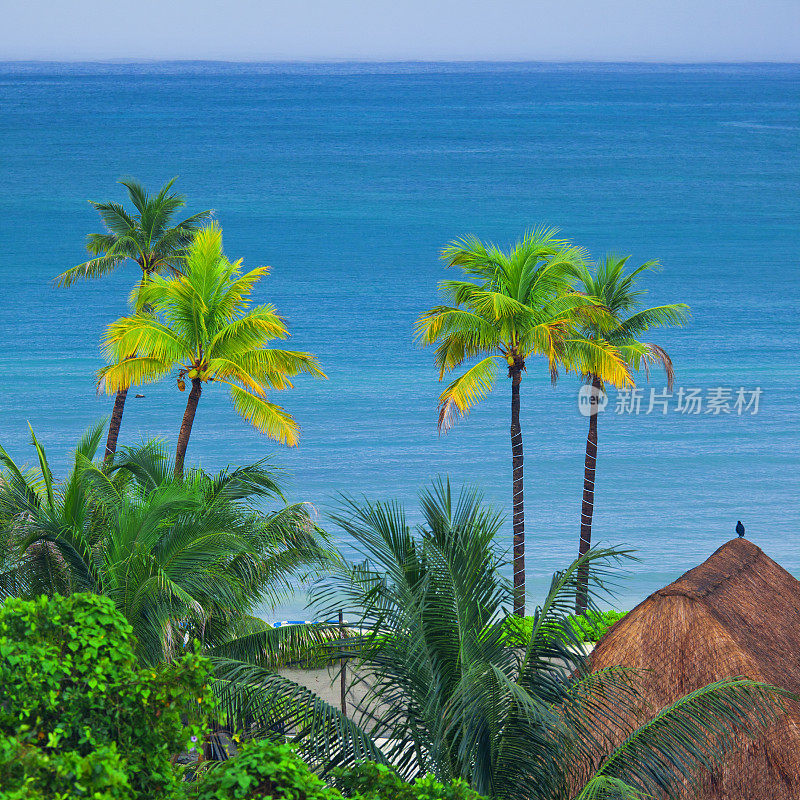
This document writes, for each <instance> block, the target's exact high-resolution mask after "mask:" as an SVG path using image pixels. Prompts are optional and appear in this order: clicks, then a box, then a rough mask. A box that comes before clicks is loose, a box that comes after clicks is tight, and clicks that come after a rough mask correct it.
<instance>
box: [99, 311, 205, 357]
mask: <svg viewBox="0 0 800 800" xmlns="http://www.w3.org/2000/svg"><path fill="white" fill-rule="evenodd" d="M103 346H104V348H105V351H106V356H107V358H108V360H109V361H112V362H119V361H122V360H123V359H125V358H127V357H128V356H130V355H132V354H136V355H139V356H147V357H149V358H154V359H156V360H157V361H162V362H168V361H169V362H171V363H176V362H179V361H182V360H184V359H187V358H190V357H191V350H190V348H189V345H188V343H187V342H186V341H185V340H184V339H182V338H181V337H180V336H179V335H178V334H177V333H176V332H175V331H174V330H172V329H171V328H169V327H168V326H167V325H165V324H164V323H163V322H161V321H160V320H159V319H158V318H157V317H155V316H154V315H153V314H148V313H144V312H142V313H140V314H136V315H134V316H132V317H122V318H121V319H118V320H116V322H112V323H111V324H110V325H109V326H108V328H107V329H106V335H105V338H104V340H103Z"/></svg>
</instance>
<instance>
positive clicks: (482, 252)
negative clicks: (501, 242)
mask: <svg viewBox="0 0 800 800" xmlns="http://www.w3.org/2000/svg"><path fill="white" fill-rule="evenodd" d="M440 255H441V258H442V260H443V261H444V262H445V263H446V264H447V266H449V267H461V268H462V269H463V270H464V272H465V274H467V275H474V276H475V277H480V278H483V279H485V280H491V279H492V278H493V277H494V276H495V275H496V273H497V272H498V271H502V270H503V269H504V266H505V263H506V261H507V259H506V256H505V253H503V251H502V250H500V248H498V247H496V246H495V245H492V244H490V245H486V244H484V243H483V242H482V241H481V240H480V239H478V238H477V237H476V236H464V237H462V238H461V239H454V240H453V241H452V242H450V243H449V244H447V245H445V246H444V247H443V248H442V251H441V254H440Z"/></svg>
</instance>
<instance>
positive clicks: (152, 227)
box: [55, 178, 211, 286]
mask: <svg viewBox="0 0 800 800" xmlns="http://www.w3.org/2000/svg"><path fill="white" fill-rule="evenodd" d="M175 180H176V179H175V178H173V179H172V180H171V181H167V183H165V184H164V186H162V187H161V189H160V190H159V192H158V194H156V195H155V196H150V195H148V194H147V191H146V190H145V188H144V187H143V186H142V185H141V184H140V183H139V182H138V181H136V180H134V179H133V178H127V179H125V180H121V181H120V183H121V184H122V185H123V186H124V187H125V188H126V189H127V190H128V199H129V200H130V202H131V204H132V205H133V210H132V211H130V212H128V211H126V210H125V208H123V206H121V205H120V204H119V203H113V202H109V203H91V205H92V206H93V207H94V208H95V209H97V212H98V213H99V214H100V219H101V220H102V222H103V226H104V227H105V232H104V233H90V234H89V235H88V236H87V237H86V249H87V250H88V251H89V252H90V253H91V254H92V255H93V256H94V258H92V259H90V260H89V261H86V262H85V263H83V264H78V266H77V267H72V269H68V270H67V271H66V272H62V273H61V275H59V276H58V277H56V279H55V283H56V285H57V286H72V285H73V284H75V283H76V282H78V281H80V280H83V279H87V278H88V279H93V278H101V277H103V276H104V275H108V274H109V273H110V272H113V271H114V270H115V269H116V268H117V267H119V266H120V265H121V264H123V263H124V262H125V261H128V260H130V261H133V262H135V263H136V264H138V265H139V267H140V268H141V270H142V276H143V282H144V281H145V280H146V279H147V277H148V276H149V275H151V274H153V273H161V272H179V271H180V270H181V269H182V266H183V263H184V260H185V249H186V247H187V246H188V244H189V243H190V242H191V240H192V237H193V236H194V234H195V232H196V231H197V230H198V229H199V227H200V226H201V225H202V224H203V223H205V222H207V221H208V220H209V219H210V218H211V211H201V212H200V213H199V214H194V215H193V216H191V217H188V218H186V219H184V220H181V221H180V222H178V223H177V224H173V223H174V219H173V218H174V216H175V214H176V212H177V211H178V210H179V209H181V208H183V207H184V206H185V205H186V201H185V199H184V197H183V195H180V194H178V193H177V192H173V191H172V186H173V184H174V183H175Z"/></svg>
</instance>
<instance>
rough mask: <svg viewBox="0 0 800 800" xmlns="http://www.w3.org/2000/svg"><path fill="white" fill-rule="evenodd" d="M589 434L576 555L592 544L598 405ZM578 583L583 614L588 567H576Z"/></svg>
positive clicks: (597, 390)
mask: <svg viewBox="0 0 800 800" xmlns="http://www.w3.org/2000/svg"><path fill="white" fill-rule="evenodd" d="M592 386H593V387H594V389H595V392H594V396H595V397H599V394H600V381H599V380H598V379H597V378H596V377H595V376H594V375H593V376H592ZM590 411H591V413H590V414H589V435H588V436H587V437H586V459H585V461H584V466H583V502H582V503H581V540H580V545H579V546H578V557H579V558H580V557H581V556H584V555H586V553H588V552H589V548H590V547H591V546H592V516H593V515H594V475H595V468H596V467H597V416H598V412H599V407H598V406H597V404H596V403H595V404H594V405H593V406H591V407H590ZM577 577H578V585H577V591H576V593H575V613H577V614H585V613H586V608H587V606H588V604H589V569H588V567H585V566H583V567H580V568H579V569H578V576H577Z"/></svg>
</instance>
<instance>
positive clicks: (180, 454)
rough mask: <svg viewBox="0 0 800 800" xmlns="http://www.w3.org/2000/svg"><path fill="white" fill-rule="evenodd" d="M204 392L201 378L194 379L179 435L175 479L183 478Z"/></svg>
mask: <svg viewBox="0 0 800 800" xmlns="http://www.w3.org/2000/svg"><path fill="white" fill-rule="evenodd" d="M202 390H203V382H202V381H201V380H200V378H192V390H191V391H190V392H189V399H188V400H187V401H186V411H184V412H183V422H181V432H180V433H179V434H178V447H177V449H176V450H175V477H176V478H182V477H183V461H184V459H185V458H186V448H187V447H188V445H189V436H190V435H191V433H192V424H193V423H194V414H195V412H196V411H197V404H198V403H199V402H200V393H201V392H202Z"/></svg>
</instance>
